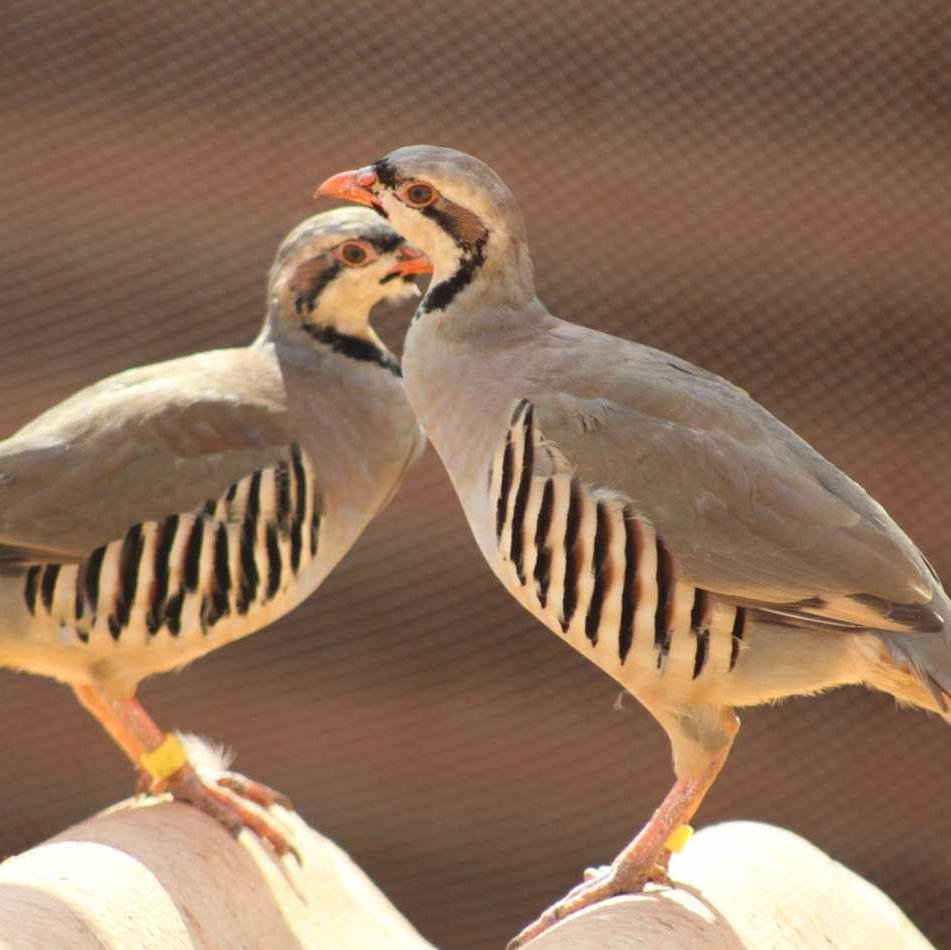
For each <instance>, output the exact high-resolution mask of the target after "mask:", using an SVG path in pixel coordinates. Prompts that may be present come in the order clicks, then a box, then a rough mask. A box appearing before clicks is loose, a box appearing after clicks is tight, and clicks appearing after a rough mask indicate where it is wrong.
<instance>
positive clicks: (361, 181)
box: [314, 168, 380, 208]
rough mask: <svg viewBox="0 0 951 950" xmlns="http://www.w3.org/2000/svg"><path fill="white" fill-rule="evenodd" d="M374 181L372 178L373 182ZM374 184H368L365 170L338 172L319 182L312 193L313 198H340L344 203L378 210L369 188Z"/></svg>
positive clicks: (377, 204)
mask: <svg viewBox="0 0 951 950" xmlns="http://www.w3.org/2000/svg"><path fill="white" fill-rule="evenodd" d="M375 180H376V179H375V177H374V182H375ZM374 182H369V183H368V179H367V175H366V170H365V169H362V168H360V169H356V170H355V171H349V172H340V173H339V174H337V175H331V176H330V178H328V179H327V180H326V181H324V182H321V184H320V185H318V186H317V190H316V191H315V192H314V197H315V198H340V199H342V200H344V201H355V202H357V204H362V205H369V206H370V207H371V208H379V207H380V204H379V202H378V201H377V200H376V196H375V195H374V194H373V192H372V191H370V187H369V186H370V185H372V184H373V183H374Z"/></svg>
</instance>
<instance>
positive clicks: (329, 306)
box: [268, 207, 432, 335]
mask: <svg viewBox="0 0 951 950" xmlns="http://www.w3.org/2000/svg"><path fill="white" fill-rule="evenodd" d="M431 270H432V266H431V265H430V263H429V261H428V259H427V258H426V257H425V255H423V254H422V252H420V251H418V250H416V248H414V247H413V246H412V245H410V244H407V243H406V241H405V240H404V239H403V238H402V237H401V236H400V235H399V234H397V233H396V231H394V230H393V228H391V227H390V226H389V225H388V224H387V223H386V222H385V221H384V220H382V219H381V218H380V217H379V216H378V215H376V214H374V213H373V212H372V211H369V210H368V209H366V208H355V207H349V208H337V209H335V210H333V211H325V212H323V213H322V214H317V215H314V216H313V217H310V218H307V219H306V220H305V221H302V222H301V223H300V224H299V225H297V227H295V228H294V229H293V230H292V231H291V232H290V233H289V234H288V235H287V237H286V238H285V239H284V240H283V242H282V243H281V246H280V248H278V252H277V256H276V257H275V259H274V264H273V265H272V267H271V273H270V277H269V280H268V301H269V311H270V312H271V314H272V315H275V316H277V317H279V318H280V319H281V320H283V321H285V322H288V323H290V324H292V325H297V326H300V325H301V324H305V325H306V324H310V325H332V326H334V327H335V328H336V329H338V330H340V331H341V332H346V333H351V334H356V335H363V334H364V333H366V331H367V329H368V327H369V316H370V311H371V310H372V309H373V307H374V305H375V304H377V303H379V301H381V300H390V301H394V302H395V301H400V300H405V299H407V298H409V297H415V296H418V294H419V290H418V289H417V287H416V284H415V281H414V275H416V274H420V273H429V272H430V271H431Z"/></svg>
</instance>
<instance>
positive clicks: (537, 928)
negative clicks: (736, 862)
mask: <svg viewBox="0 0 951 950" xmlns="http://www.w3.org/2000/svg"><path fill="white" fill-rule="evenodd" d="M669 856H670V855H669V853H668V852H665V853H664V854H662V855H661V857H660V859H659V860H657V861H656V862H654V863H653V864H652V865H651V866H650V867H649V869H648V870H646V871H645V870H644V869H643V867H642V866H639V865H638V863H637V862H634V861H631V860H630V858H629V859H628V860H626V861H623V862H620V863H617V862H616V863H615V864H606V865H603V866H602V867H598V868H587V869H586V870H585V872H584V880H583V881H582V882H581V883H580V884H578V885H576V886H575V887H573V888H572V889H571V890H570V891H568V893H567V894H566V895H565V896H564V897H563V898H562V899H561V900H560V901H557V902H556V903H554V904H552V905H551V907H549V908H548V909H547V910H546V911H545V912H544V913H543V914H542V915H541V916H540V917H538V918H537V919H536V920H535V921H533V922H532V923H530V924H529V925H528V926H527V927H526V928H525V929H524V930H522V931H521V933H519V934H518V936H516V937H515V938H514V939H513V940H511V941H510V942H509V944H508V945H507V947H506V950H518V948H520V947H524V946H525V945H526V944H527V943H528V942H529V941H531V940H534V939H535V938H536V937H537V936H539V934H542V933H544V932H545V931H546V930H548V928H549V927H552V926H553V925H554V924H556V923H558V921H559V920H563V919H564V918H565V917H568V916H570V915H571V914H576V913H577V912H578V911H579V910H583V909H584V908H585V907H590V906H591V905H592V904H597V903H598V902H600V901H604V900H607V899H608V898H609V897H617V896H618V895H619V894H637V893H639V892H640V891H642V890H643V889H644V886H645V885H646V884H647V883H648V881H650V882H651V883H654V884H669V883H670V878H669V877H668V875H667V859H668V858H669Z"/></svg>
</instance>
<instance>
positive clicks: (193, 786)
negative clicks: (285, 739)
mask: <svg viewBox="0 0 951 950" xmlns="http://www.w3.org/2000/svg"><path fill="white" fill-rule="evenodd" d="M138 791H139V792H140V793H144V794H151V795H158V794H161V793H162V792H167V793H168V794H170V795H171V796H172V798H174V799H175V801H180V802H187V803H188V804H190V805H194V806H195V807H196V808H198V809H199V810H200V811H203V812H204V813H205V814H206V815H210V816H211V817H212V818H214V819H215V820H216V821H217V822H218V823H219V824H221V825H223V826H224V827H225V828H226V829H227V830H228V831H230V832H231V833H232V834H233V835H234V836H235V837H237V836H238V835H239V834H240V833H241V832H242V831H243V830H245V829H247V830H248V831H250V832H251V833H252V834H253V835H255V836H256V837H258V838H259V839H261V840H262V841H266V842H267V843H268V844H269V845H270V846H271V848H272V849H273V850H274V851H275V853H276V854H277V855H278V856H283V855H285V854H292V855H293V856H294V857H295V858H296V859H297V863H298V864H300V863H301V856H300V851H298V849H297V847H296V846H295V845H294V843H293V841H291V840H290V838H289V837H288V835H287V834H286V832H285V831H283V830H282V829H281V828H280V827H279V826H278V824H277V822H276V821H275V820H274V819H273V818H272V817H271V816H270V815H269V814H267V811H268V809H270V808H271V806H272V805H280V806H281V807H282V808H287V809H288V810H293V806H292V804H291V801H290V799H289V798H288V797H287V796H286V795H283V794H281V793H280V792H277V791H275V790H274V789H272V788H269V787H268V786H267V785H263V784H262V783H260V782H256V781H254V780H253V779H249V778H246V777H245V776H243V775H240V774H238V773H237V772H218V773H214V774H207V773H204V772H203V773H201V774H200V773H199V772H197V771H196V770H195V769H194V768H193V767H192V766H191V765H185V766H183V767H182V768H180V769H179V770H178V771H177V772H175V774H174V775H172V776H170V777H169V778H167V779H165V780H163V781H161V782H155V781H154V780H152V779H151V778H150V777H149V776H147V775H145V774H144V773H143V774H140V776H139V782H138Z"/></svg>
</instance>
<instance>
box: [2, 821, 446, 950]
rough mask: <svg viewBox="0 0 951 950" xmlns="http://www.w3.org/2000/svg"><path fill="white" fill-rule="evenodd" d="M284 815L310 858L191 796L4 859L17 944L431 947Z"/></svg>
mask: <svg viewBox="0 0 951 950" xmlns="http://www.w3.org/2000/svg"><path fill="white" fill-rule="evenodd" d="M275 811H276V812H278V813H279V814H280V815H281V817H282V818H283V819H285V821H286V824H287V825H288V826H289V828H290V830H291V831H292V832H293V835H294V840H295V842H296V844H297V846H298V847H299V848H300V850H301V856H302V858H303V864H302V865H301V866H298V864H297V862H296V861H295V860H294V859H293V858H292V857H285V858H284V859H282V860H278V859H277V858H275V857H274V856H273V854H272V853H271V852H269V851H268V850H266V849H265V847H264V846H263V845H261V844H260V843H259V842H258V841H256V840H254V839H253V838H252V837H251V836H250V835H249V834H247V833H244V834H242V835H241V837H240V839H239V840H237V841H236V840H235V839H234V838H232V837H231V836H230V835H229V834H228V833H227V832H226V831H224V829H222V828H221V827H220V826H219V825H218V824H217V823H216V822H215V821H213V820H212V819H210V818H208V817H206V816H205V815H203V814H201V813H200V812H198V811H197V810H196V809H194V808H191V807H189V806H187V805H181V804H175V803H171V802H159V803H155V802H151V803H141V804H140V803H123V804H121V805H118V806H116V807H115V808H113V809H110V810H109V811H107V812H103V813H102V814H100V815H97V816H95V817H93V818H91V819H89V820H88V821H84V822H83V823H82V824H79V825H76V826H75V827H73V828H70V829H68V830H67V831H65V832H63V833H62V834H61V835H57V837H55V838H52V839H51V840H50V841H47V842H46V843H44V844H41V845H39V846H38V847H36V848H33V849H32V850H30V851H26V852H25V853H23V854H21V855H19V856H17V857H14V858H11V859H10V860H8V861H6V862H4V863H3V864H2V865H0V945H2V946H3V947H5V948H7V947H8V948H11V950H21V948H24V950H25V948H30V950H34V948H35V950H40V948H46V947H69V948H70V950H87V948H88V950H128V948H130V947H142V948H149V950H151V948H161V950H196V948H202V950H221V948H223V947H238V946H240V947H244V948H247V950H251V948H254V950H284V948H302V947H320V948H321V950H345V948H352V950H367V948H369V947H380V948H383V947H386V948H393V950H424V948H430V944H428V943H427V942H426V941H425V940H423V938H422V937H420V936H419V934H418V933H416V931H415V930H414V929H413V928H412V926H411V925H410V924H409V923H408V922H407V920H406V919H405V918H404V917H403V916H402V915H401V914H400V913H399V911H397V910H396V909H395V908H394V907H393V905H392V904H390V902H389V901H388V900H387V899H386V898H385V897H384V896H383V894H381V893H380V891H379V890H377V888H376V887H375V886H374V884H373V883H372V881H370V879H369V878H368V877H367V876H366V875H365V874H364V873H363V872H362V871H361V870H360V869H359V868H358V867H357V866H356V865H355V864H354V863H353V862H352V861H351V860H350V858H348V857H347V855H346V854H344V852H343V851H341V850H340V849H339V848H338V847H337V846H336V845H335V844H333V843H332V842H330V841H328V840H327V839H326V838H322V837H321V836H320V835H319V834H317V833H316V832H315V831H313V830H312V829H310V828H308V827H307V825H305V824H304V822H303V821H301V819H300V818H298V817H297V816H296V815H293V814H290V813H287V812H284V811H280V810H277V809H276V810H275Z"/></svg>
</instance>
